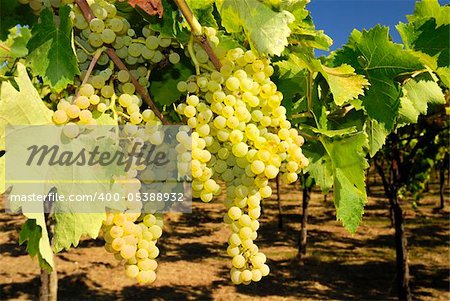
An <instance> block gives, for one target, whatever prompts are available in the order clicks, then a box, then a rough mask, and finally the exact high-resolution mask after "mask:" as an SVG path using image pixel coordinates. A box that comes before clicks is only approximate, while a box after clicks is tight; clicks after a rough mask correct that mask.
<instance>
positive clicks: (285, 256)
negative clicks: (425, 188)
mask: <svg viewBox="0 0 450 301" xmlns="http://www.w3.org/2000/svg"><path fill="white" fill-rule="evenodd" d="M281 192H282V207H283V222H284V227H283V229H282V230H279V229H278V226H277V224H278V216H277V203H276V200H275V198H274V197H273V198H272V199H270V200H268V201H266V203H265V209H264V210H265V211H264V215H263V217H262V219H261V222H262V227H261V229H260V231H259V235H260V236H259V238H258V240H257V244H258V245H259V246H260V249H261V250H262V251H263V252H264V253H265V254H266V255H267V257H268V264H269V265H270V268H271V273H270V275H269V276H267V277H265V278H263V280H262V281H260V282H259V283H256V284H251V285H248V286H234V285H232V284H231V281H230V280H229V275H228V273H229V268H230V266H231V263H230V260H229V258H227V257H226V246H227V245H226V239H227V235H228V230H227V229H226V228H225V227H224V224H222V222H221V220H222V214H223V213H224V208H223V206H222V204H221V203H220V202H218V201H216V202H215V203H213V204H202V203H195V204H194V207H193V213H192V214H184V215H180V214H170V215H169V214H168V215H166V225H165V233H164V234H163V237H162V239H161V240H160V242H159V244H158V245H159V246H160V248H161V254H160V257H159V258H158V263H159V267H158V271H157V275H158V279H157V281H156V282H155V284H154V285H153V286H139V285H136V284H135V283H134V282H133V281H132V280H130V279H128V278H126V276H125V275H124V272H123V270H122V266H121V265H120V263H118V262H117V261H116V260H115V259H114V258H113V256H112V255H110V254H108V253H106V251H105V250H104V249H103V246H102V245H103V243H102V241H101V240H96V241H94V240H84V241H82V242H81V243H80V246H79V247H78V248H76V249H71V250H70V251H68V252H62V253H60V254H59V255H58V258H57V266H58V272H59V299H60V300H116V299H117V300H227V301H229V300H393V299H395V296H396V288H395V282H394V278H395V249H394V238H393V233H394V231H393V229H392V228H391V226H390V221H389V217H388V209H387V208H388V207H387V200H386V199H384V198H383V193H382V191H381V188H380V187H379V186H375V187H372V189H371V192H372V193H371V197H370V198H369V202H368V204H367V206H366V213H365V215H364V219H363V223H362V225H361V226H360V227H359V229H358V231H357V233H356V234H354V235H351V234H349V233H348V232H346V231H345V230H344V229H343V227H342V226H341V224H340V223H339V222H337V221H336V217H335V211H334V208H333V204H332V202H331V201H330V200H329V201H324V198H323V196H322V195H321V194H319V193H317V192H315V193H313V197H312V200H311V206H310V212H311V215H310V220H309V221H310V225H309V232H308V234H309V238H308V239H309V241H308V243H309V249H308V256H307V257H306V258H305V260H304V261H303V262H301V263H300V262H298V261H297V260H296V259H295V258H296V253H297V251H296V250H297V243H298V236H299V228H300V213H301V192H300V191H299V188H298V186H297V187H294V186H289V187H284V188H283V189H282V191H281ZM447 192H448V191H447ZM447 195H448V193H447ZM328 199H331V198H328ZM436 202H437V196H436V187H435V186H432V187H431V191H430V193H429V194H427V195H426V196H425V197H424V198H423V199H422V200H421V201H420V202H419V203H418V206H417V208H416V209H414V208H413V206H412V205H411V202H410V203H408V204H405V206H404V207H405V208H406V209H407V225H406V229H407V232H408V242H409V249H410V267H411V275H412V281H411V286H412V291H413V295H414V300H450V294H449V283H450V282H449V281H450V277H449V268H450V258H449V254H450V252H449V238H450V236H449V235H450V231H449V230H450V229H449V216H450V215H449V213H450V212H449V207H450V204H449V202H448V200H447V203H446V209H445V210H443V211H436V210H434V209H433V208H434V207H435V206H436ZM23 221H24V219H23V218H22V217H20V216H11V215H8V214H3V213H1V214H0V229H1V230H0V231H1V232H0V248H1V249H0V299H1V300H33V299H37V293H38V289H39V268H38V265H37V260H36V259H35V260H32V259H31V258H30V257H29V256H28V255H27V253H26V252H25V250H24V248H23V247H19V246H18V244H17V238H18V230H19V229H20V226H21V224H22V223H23Z"/></svg>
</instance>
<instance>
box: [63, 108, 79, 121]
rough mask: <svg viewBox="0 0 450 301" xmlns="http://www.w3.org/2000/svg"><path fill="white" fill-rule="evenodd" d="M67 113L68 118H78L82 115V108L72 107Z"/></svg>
mask: <svg viewBox="0 0 450 301" xmlns="http://www.w3.org/2000/svg"><path fill="white" fill-rule="evenodd" d="M65 111H66V114H67V116H69V118H71V119H75V118H78V116H79V114H80V108H79V107H78V106H77V105H70V106H68V107H67V109H66V110H65Z"/></svg>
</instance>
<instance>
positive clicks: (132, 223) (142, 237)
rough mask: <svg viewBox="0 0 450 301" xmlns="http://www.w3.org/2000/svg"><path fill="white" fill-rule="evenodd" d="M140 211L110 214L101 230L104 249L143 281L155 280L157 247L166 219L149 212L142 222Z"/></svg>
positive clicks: (132, 275) (130, 274) (129, 274)
mask: <svg viewBox="0 0 450 301" xmlns="http://www.w3.org/2000/svg"><path fill="white" fill-rule="evenodd" d="M140 216H141V213H140V212H137V213H134V212H125V213H108V214H107V217H106V220H105V221H104V222H103V227H102V232H103V238H104V239H105V241H106V244H105V249H106V250H107V251H108V252H110V253H113V254H114V256H115V258H116V259H117V260H119V261H121V262H123V263H124V266H125V273H126V275H127V276H128V277H130V278H136V279H137V281H138V282H139V283H141V284H147V283H153V282H154V281H155V280H156V273H155V270H156V268H157V266H158V263H157V262H156V260H155V258H156V257H158V255H159V249H158V247H157V246H156V243H157V241H158V238H160V237H161V234H162V226H163V219H162V217H161V216H159V215H154V214H146V215H145V216H144V218H143V219H142V220H141V221H138V218H139V217H140Z"/></svg>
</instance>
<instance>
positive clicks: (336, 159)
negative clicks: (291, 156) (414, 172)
mask: <svg viewBox="0 0 450 301" xmlns="http://www.w3.org/2000/svg"><path fill="white" fill-rule="evenodd" d="M321 142H322V144H323V146H324V147H325V149H326V152H327V154H328V156H329V158H330V160H331V165H332V170H333V181H334V189H335V191H334V203H335V206H336V213H337V214H336V217H337V219H338V220H340V221H342V223H343V225H344V227H345V228H346V229H347V230H348V231H350V232H351V233H354V232H356V229H357V227H358V225H359V224H360V222H361V218H362V214H363V212H364V205H365V203H366V201H367V195H366V187H365V181H364V177H365V172H364V170H365V169H366V168H367V167H368V164H367V160H366V159H365V153H364V150H363V148H364V147H365V146H366V144H367V137H366V135H365V134H364V133H359V134H356V135H354V136H351V137H346V138H343V139H330V138H324V137H322V138H321Z"/></svg>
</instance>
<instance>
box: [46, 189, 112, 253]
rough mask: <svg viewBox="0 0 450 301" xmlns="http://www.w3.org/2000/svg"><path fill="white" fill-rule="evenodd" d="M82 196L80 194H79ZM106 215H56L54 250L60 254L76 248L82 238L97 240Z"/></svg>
mask: <svg viewBox="0 0 450 301" xmlns="http://www.w3.org/2000/svg"><path fill="white" fill-rule="evenodd" d="M79 194H80V193H79ZM105 218H106V213H99V212H97V213H56V214H55V220H56V225H55V237H54V238H53V250H54V251H55V252H59V251H61V250H63V249H69V248H70V247H71V246H72V245H73V246H74V247H76V246H77V245H78V243H79V241H80V238H81V237H82V236H85V235H88V236H89V237H91V238H97V236H98V233H99V231H100V228H101V227H102V222H103V220H104V219H105Z"/></svg>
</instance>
